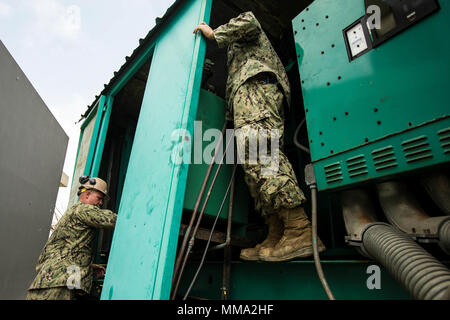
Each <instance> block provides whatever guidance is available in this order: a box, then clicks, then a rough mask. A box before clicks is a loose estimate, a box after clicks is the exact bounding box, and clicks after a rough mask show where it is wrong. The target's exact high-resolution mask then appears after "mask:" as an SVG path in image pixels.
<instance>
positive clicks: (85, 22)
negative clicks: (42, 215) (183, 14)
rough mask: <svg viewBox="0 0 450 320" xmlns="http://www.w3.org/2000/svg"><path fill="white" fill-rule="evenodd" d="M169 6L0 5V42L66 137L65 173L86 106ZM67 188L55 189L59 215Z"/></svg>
mask: <svg viewBox="0 0 450 320" xmlns="http://www.w3.org/2000/svg"><path fill="white" fill-rule="evenodd" d="M173 2H174V0H0V40H1V41H2V42H3V43H4V45H5V46H6V48H7V49H8V50H9V52H10V53H11V54H12V56H13V57H14V59H15V60H16V61H17V63H18V64H19V66H20V67H21V69H22V70H23V71H24V73H25V74H26V75H27V77H28V79H29V80H30V81H31V83H32V84H33V86H34V88H35V89H36V90H37V92H38V93H39V94H40V96H41V97H42V99H43V100H44V102H45V103H46V104H47V106H48V108H49V109H50V111H51V112H52V113H53V115H54V116H55V118H56V119H57V120H58V122H59V123H60V125H61V126H62V127H63V129H64V130H65V132H66V133H67V135H68V136H69V139H70V140H69V146H68V151H67V156H66V161H65V164H64V172H65V173H66V174H67V175H68V176H69V177H70V180H69V186H70V184H71V182H72V180H71V178H72V177H71V176H72V174H73V168H74V165H75V157H76V151H77V147H78V138H79V133H80V124H78V125H75V122H77V121H78V120H79V119H80V116H81V114H83V113H84V112H85V111H86V109H87V106H88V105H90V104H91V103H92V102H93V101H94V99H95V96H96V95H98V94H99V93H100V92H101V91H102V90H103V86H104V84H105V83H108V82H109V80H110V79H111V78H112V77H113V72H114V71H117V70H118V69H119V68H120V67H121V66H122V65H123V64H124V62H125V56H128V55H130V54H131V53H132V52H133V50H134V49H135V48H136V47H137V46H138V45H139V43H138V40H139V38H144V37H145V36H146V34H147V33H148V32H149V31H150V29H151V28H153V27H154V25H155V18H156V17H160V16H162V15H163V14H164V13H165V12H166V10H167V8H169V7H170V5H171V4H172V3H173ZM68 200H69V188H60V191H59V194H58V200H57V203H56V208H57V210H58V211H60V212H62V213H63V212H64V211H65V210H66V208H67V203H68Z"/></svg>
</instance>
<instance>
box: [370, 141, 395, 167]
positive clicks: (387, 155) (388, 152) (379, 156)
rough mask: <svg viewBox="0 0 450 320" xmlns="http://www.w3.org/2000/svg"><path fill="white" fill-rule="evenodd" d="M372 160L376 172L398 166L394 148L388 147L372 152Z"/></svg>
mask: <svg viewBox="0 0 450 320" xmlns="http://www.w3.org/2000/svg"><path fill="white" fill-rule="evenodd" d="M372 159H373V163H374V165H375V169H376V170H377V171H382V170H386V169H389V168H394V167H396V166H398V164H397V158H396V157H395V153H394V148H393V147H392V146H388V147H385V148H382V149H378V150H374V151H372Z"/></svg>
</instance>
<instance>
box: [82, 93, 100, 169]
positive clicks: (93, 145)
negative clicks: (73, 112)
mask: <svg viewBox="0 0 450 320" xmlns="http://www.w3.org/2000/svg"><path fill="white" fill-rule="evenodd" d="M105 103H106V97H105V96H100V99H99V101H98V103H97V105H96V107H95V108H94V110H97V117H96V119H95V125H94V131H93V133H92V137H91V143H90V146H89V152H88V155H87V158H86V166H85V167H84V175H85V176H88V175H90V174H91V170H92V163H93V161H94V159H95V153H96V151H97V143H98V136H99V132H100V129H101V126H102V123H103V115H104V111H105V110H104V106H105ZM93 112H94V111H93ZM93 112H91V114H90V116H89V117H88V119H86V120H85V122H84V123H83V125H82V126H81V127H82V128H81V130H83V131H84V128H85V127H86V126H87V124H88V123H89V122H90V120H91V119H92V113H93Z"/></svg>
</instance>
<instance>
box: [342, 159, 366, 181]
mask: <svg viewBox="0 0 450 320" xmlns="http://www.w3.org/2000/svg"><path fill="white" fill-rule="evenodd" d="M347 168H348V174H349V176H350V178H354V177H358V176H363V175H366V174H368V173H369V171H368V170H367V165H366V158H364V155H359V156H356V157H353V158H350V159H348V160H347Z"/></svg>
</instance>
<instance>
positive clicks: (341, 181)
mask: <svg viewBox="0 0 450 320" xmlns="http://www.w3.org/2000/svg"><path fill="white" fill-rule="evenodd" d="M449 161H450V117H444V118H443V119H440V120H438V121H433V122H431V123H427V124H426V125H423V126H419V127H415V128H413V129H410V130H408V131H406V132H402V133H401V134H398V135H393V136H389V137H387V138H384V139H380V140H378V141H374V142H372V143H370V144H367V145H364V146H362V147H359V148H355V149H351V150H348V151H345V152H342V153H341V154H338V155H336V156H334V157H332V158H326V159H323V160H319V161H316V162H315V163H314V172H315V174H316V178H317V185H318V188H319V190H327V189H334V188H337V187H343V186H345V185H348V184H351V183H357V182H367V181H371V180H374V179H377V178H381V177H386V176H391V175H395V174H398V173H402V172H407V171H412V170H418V169H421V168H423V167H428V166H433V165H438V164H440V163H443V162H449Z"/></svg>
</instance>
